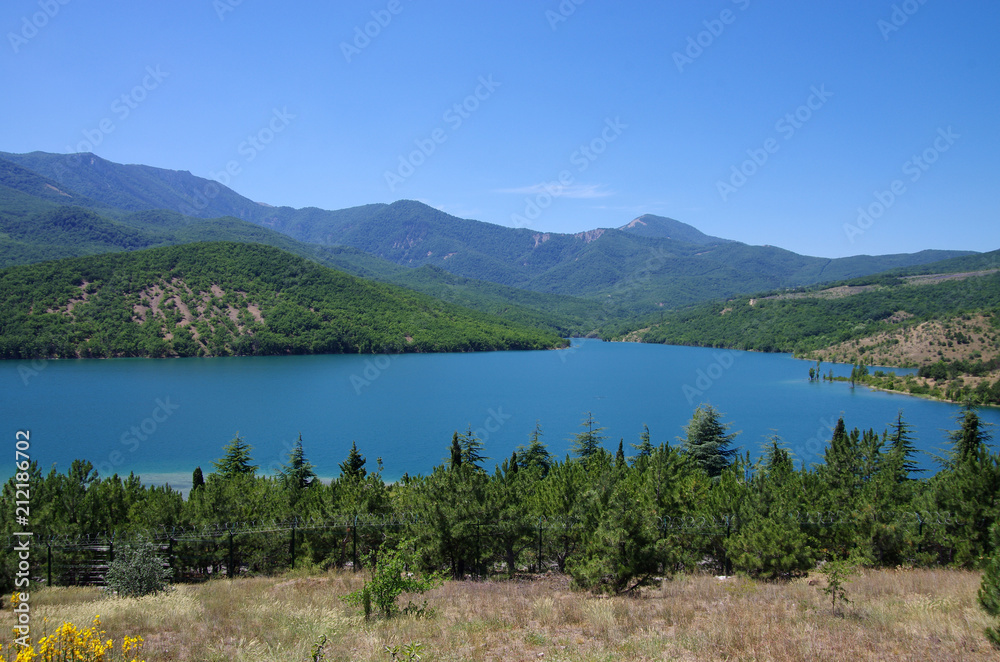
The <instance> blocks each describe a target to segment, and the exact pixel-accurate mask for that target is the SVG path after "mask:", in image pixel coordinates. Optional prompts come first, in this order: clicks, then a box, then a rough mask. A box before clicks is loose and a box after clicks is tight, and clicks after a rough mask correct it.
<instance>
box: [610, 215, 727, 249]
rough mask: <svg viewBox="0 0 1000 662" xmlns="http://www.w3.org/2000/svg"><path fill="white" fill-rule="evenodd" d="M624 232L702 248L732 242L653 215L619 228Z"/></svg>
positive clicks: (643, 216)
mask: <svg viewBox="0 0 1000 662" xmlns="http://www.w3.org/2000/svg"><path fill="white" fill-rule="evenodd" d="M618 229H619V230H621V231H622V232H629V233H631V234H635V235H638V236H640V237H658V238H660V239H673V240H675V241H685V242H687V243H689V244H698V245H700V246H704V245H708V244H720V243H725V242H728V241H730V240H729V239H720V238H719V237H712V236H710V235H707V234H705V233H704V232H702V231H701V230H699V229H698V228H696V227H693V226H691V225H688V224H687V223H682V222H681V221H677V220H674V219H672V218H666V217H664V216H654V215H653V214H643V215H642V216H640V217H639V218H636V219H634V220H632V221H631V222H629V223H626V224H625V225H623V226H621V227H620V228H618Z"/></svg>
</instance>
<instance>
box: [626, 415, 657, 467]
mask: <svg viewBox="0 0 1000 662" xmlns="http://www.w3.org/2000/svg"><path fill="white" fill-rule="evenodd" d="M629 445H630V446H631V447H632V448H634V449H636V450H637V451H639V454H638V455H636V456H635V460H634V461H633V463H635V462H639V461H640V460H642V459H643V458H647V457H649V456H650V455H652V454H653V444H652V443H651V442H650V441H649V426H648V425H646V424H643V426H642V434H640V435H639V443H638V444H629Z"/></svg>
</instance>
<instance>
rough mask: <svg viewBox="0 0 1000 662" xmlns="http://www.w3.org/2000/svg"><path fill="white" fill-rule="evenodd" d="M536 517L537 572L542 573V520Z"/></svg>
mask: <svg viewBox="0 0 1000 662" xmlns="http://www.w3.org/2000/svg"><path fill="white" fill-rule="evenodd" d="M543 519H544V518H542V517H539V518H538V574H542V520H543Z"/></svg>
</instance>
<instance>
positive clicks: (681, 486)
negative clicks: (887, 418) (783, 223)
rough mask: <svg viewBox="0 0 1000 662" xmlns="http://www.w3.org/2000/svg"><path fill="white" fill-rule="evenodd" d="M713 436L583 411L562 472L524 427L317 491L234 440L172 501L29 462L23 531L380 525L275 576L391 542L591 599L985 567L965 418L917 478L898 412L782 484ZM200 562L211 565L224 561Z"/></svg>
mask: <svg viewBox="0 0 1000 662" xmlns="http://www.w3.org/2000/svg"><path fill="white" fill-rule="evenodd" d="M730 430H731V424H730V423H727V422H725V421H724V416H723V414H721V413H720V412H718V411H717V410H716V409H714V408H713V407H712V406H710V405H701V406H699V407H697V408H696V409H695V411H694V413H693V415H692V417H691V419H690V421H689V422H688V424H687V426H686V427H685V434H684V436H683V437H679V438H678V439H677V440H674V441H673V442H668V441H664V442H660V443H654V441H653V439H652V437H651V434H650V432H649V430H648V428H645V427H644V428H643V431H642V433H641V434H640V435H639V437H638V439H637V440H636V442H635V443H628V444H626V442H625V440H624V439H622V440H619V442H618V444H617V449H616V450H609V449H608V444H607V441H608V440H607V439H606V438H605V436H604V435H603V434H602V432H603V429H602V428H601V426H600V425H599V423H598V422H597V421H596V420H595V419H594V417H593V416H592V415H591V414H588V415H587V417H586V418H585V419H584V421H583V423H582V424H581V428H580V432H579V433H578V434H577V435H576V436H575V438H574V439H573V447H572V452H571V453H570V454H568V455H567V456H566V457H565V458H563V459H559V458H556V457H554V456H553V455H552V453H550V452H549V450H548V448H547V445H546V444H545V442H544V440H543V438H544V434H543V430H542V428H541V426H540V425H536V427H535V429H534V431H533V432H532V433H531V435H530V437H529V439H528V440H527V443H525V444H523V445H522V446H520V447H518V448H517V450H516V451H515V452H514V453H513V454H512V455H511V456H510V457H507V458H503V459H502V461H500V462H499V463H497V465H496V467H495V469H494V470H493V471H492V472H491V471H488V470H487V464H486V463H487V461H488V460H489V459H490V458H488V457H487V456H486V452H487V450H486V448H485V446H484V444H483V442H482V441H481V440H480V439H478V438H477V437H476V436H475V435H474V434H473V432H472V431H471V430H466V431H465V432H458V431H456V432H455V433H454V434H453V436H452V439H451V441H450V443H448V444H442V451H443V453H444V454H445V457H444V459H443V460H442V462H441V463H440V464H439V465H438V466H436V467H434V469H433V470H432V471H431V472H430V473H429V474H427V475H416V476H410V475H406V474H404V476H403V477H402V479H401V480H399V481H397V482H394V483H387V482H386V481H385V480H383V477H382V463H381V459H377V460H376V461H375V463H374V465H375V466H371V464H370V463H369V462H368V459H367V458H366V457H365V456H364V455H363V454H362V453H361V451H360V450H359V449H358V448H357V445H356V444H354V443H352V445H351V448H350V450H349V452H348V454H347V457H346V458H345V459H344V461H343V462H342V463H340V465H339V467H338V468H339V473H338V475H337V477H336V478H334V479H333V480H332V481H330V482H324V481H321V480H319V479H317V474H316V470H315V467H314V466H313V465H312V463H311V462H310V461H309V460H308V458H307V456H306V453H305V450H304V444H303V440H302V439H301V437H300V438H299V441H298V443H296V445H295V446H294V448H293V450H292V451H291V452H290V454H289V456H288V459H287V462H286V463H285V464H284V466H283V467H282V469H281V470H280V471H279V472H277V473H276V474H274V475H262V474H261V472H260V471H259V467H258V466H257V465H255V464H254V460H253V457H252V448H251V447H250V446H249V445H248V444H247V443H246V442H245V441H244V440H243V439H242V438H241V437H239V436H236V437H235V438H233V439H232V440H231V441H230V442H229V443H228V444H227V445H226V446H225V447H224V449H223V455H222V457H221V458H220V459H219V460H218V461H216V462H215V463H214V465H213V467H212V468H211V469H210V470H209V471H208V472H207V475H206V473H205V472H204V471H203V470H202V469H201V468H200V467H199V468H196V469H195V470H194V472H193V476H192V488H191V490H190V492H189V494H188V495H187V497H186V498H185V497H184V496H182V494H181V493H180V492H179V491H177V490H175V489H172V488H170V487H169V486H146V485H143V484H142V483H141V481H140V479H139V477H137V476H135V475H133V474H130V475H129V476H127V477H124V478H123V477H120V476H118V475H113V476H109V477H101V476H98V475H97V472H96V471H95V470H94V467H93V465H92V464H91V463H90V462H88V461H85V460H76V461H74V462H73V463H72V464H71V466H70V467H69V468H68V469H67V470H66V472H65V473H58V472H57V471H56V470H55V468H52V469H51V470H50V471H49V472H48V473H47V474H43V473H42V471H41V469H40V468H39V467H38V465H37V464H32V466H31V468H30V472H29V473H30V481H29V482H30V485H31V511H32V517H31V521H32V525H33V527H34V532H35V536H36V538H37V539H44V538H45V537H47V536H58V535H62V536H69V537H73V536H83V535H104V536H109V535H119V536H126V537H127V536H128V535H129V534H135V533H140V532H149V531H151V530H155V529H158V528H162V527H165V528H166V529H168V530H169V529H170V528H171V527H197V526H204V525H218V524H224V523H227V522H251V521H256V522H260V521H264V520H278V521H288V520H293V519H296V518H298V519H299V520H301V521H319V522H322V521H335V520H336V521H342V522H343V521H346V522H350V521H352V518H360V519H361V520H371V519H373V518H376V519H377V518H382V519H383V520H386V519H388V520H392V521H396V522H398V523H399V524H398V526H391V527H368V528H365V529H361V528H356V529H355V530H351V528H350V527H348V528H340V529H338V528H335V527H334V528H328V529H319V530H316V531H313V532H311V533H310V534H309V535H307V536H302V537H301V538H300V539H299V542H298V543H297V545H298V546H297V548H296V549H295V550H294V551H293V552H292V553H293V559H297V563H305V564H310V565H314V566H316V567H321V568H323V567H332V566H344V565H346V564H348V563H351V562H353V561H354V560H355V559H356V558H357V556H358V554H357V549H358V547H360V548H361V549H362V551H363V552H368V551H372V550H378V549H382V548H396V547H397V546H400V545H404V546H406V547H407V548H408V549H409V550H411V551H412V558H414V559H415V562H416V563H418V564H419V565H420V566H421V568H422V569H423V570H427V571H445V572H447V573H450V574H451V575H452V576H453V577H456V578H458V577H463V576H466V575H467V574H469V573H472V572H476V573H481V574H482V573H485V574H501V575H503V574H506V575H509V576H513V575H514V574H515V573H518V572H525V571H528V570H536V571H544V570H547V569H551V570H553V571H558V572H565V573H568V574H569V575H570V576H571V577H572V579H573V581H574V583H575V584H576V585H577V586H580V587H583V588H587V589H592V590H600V591H607V592H628V591H631V590H635V589H637V588H639V587H641V586H642V585H644V584H645V583H648V582H650V581H652V580H653V579H654V578H658V577H663V576H671V575H674V574H676V573H681V572H685V571H691V570H695V569H699V568H701V569H704V568H709V569H711V570H713V571H715V572H718V573H722V574H732V573H735V572H741V573H746V574H748V575H751V576H755V577H761V578H782V577H790V576H793V575H796V574H800V573H804V572H807V571H808V570H810V569H812V568H814V567H815V566H816V564H817V563H818V562H820V561H836V560H842V559H848V558H850V559H851V560H852V562H857V563H862V564H866V565H869V566H875V567H879V566H883V567H895V566H898V565H909V566H933V565H943V566H954V567H964V568H979V567H983V566H984V565H985V564H986V563H987V562H988V561H989V559H990V557H991V556H993V555H994V553H995V551H996V550H995V549H994V547H995V545H996V544H997V540H998V538H992V539H991V535H990V532H991V528H992V527H993V525H994V523H995V521H996V519H997V512H998V495H1000V456H998V454H997V453H996V452H995V451H994V450H993V449H992V447H991V444H990V442H991V434H990V431H989V430H988V429H987V425H986V424H984V423H983V422H982V421H981V419H980V418H979V416H978V414H977V412H976V409H975V408H973V407H971V406H967V407H965V408H964V409H963V410H962V411H961V413H960V415H959V417H958V420H957V422H956V429H955V430H954V431H953V432H951V433H950V448H949V450H948V451H947V452H946V453H945V454H944V455H943V456H942V457H940V458H937V459H938V463H939V470H938V471H937V472H936V473H934V474H933V475H924V474H923V473H922V472H921V471H920V470H919V468H918V465H917V463H916V459H915V458H916V455H917V451H916V450H915V446H914V431H913V430H912V428H911V426H910V425H909V424H908V423H907V421H906V420H905V418H904V417H903V415H902V412H900V414H899V415H898V416H897V418H896V419H895V420H893V421H892V422H891V423H890V424H889V425H888V426H887V427H886V428H885V429H884V430H883V431H881V432H877V431H875V430H873V429H869V430H859V429H857V428H854V429H849V428H848V427H847V424H846V423H845V421H844V420H843V418H841V419H840V420H839V421H838V422H837V425H836V427H835V429H834V431H833V433H832V436H831V438H830V440H829V442H828V443H827V446H826V449H825V452H824V456H823V462H822V463H819V464H817V465H815V466H812V467H806V466H799V467H798V468H796V467H795V459H794V457H793V455H792V453H791V452H790V451H789V450H788V449H787V448H786V447H785V445H784V444H783V443H782V441H781V439H780V438H778V437H777V436H773V437H772V438H770V439H769V440H768V441H767V442H766V444H765V446H764V448H763V452H762V453H761V455H760V458H759V459H757V460H751V457H750V455H749V453H746V452H744V451H743V450H742V449H741V448H739V447H738V446H737V445H736V439H737V435H736V433H733V432H731V431H730ZM611 448H612V449H614V445H613V444H612V445H611ZM14 493H15V480H14V479H13V478H12V479H11V480H9V481H7V483H6V485H4V487H3V497H4V503H7V504H10V503H13V502H14V501H15V498H14V496H15V494H14ZM13 517H14V513H13V509H11V508H5V509H4V510H3V512H0V534H7V535H10V534H11V533H12V532H13V531H15V530H18V529H17V528H15V523H14V519H13ZM353 521H355V522H356V521H358V520H353ZM543 533H544V535H543ZM293 535H294V533H293ZM295 540H296V539H294V538H293V544H296V543H295V542H294V541H295ZM240 544H241V546H242V548H243V549H244V553H245V558H246V559H247V560H246V561H245V565H246V567H247V568H248V569H249V570H250V571H251V572H254V571H256V572H268V571H271V570H274V569H275V566H274V564H273V563H271V564H270V565H269V561H268V559H269V558H270V557H272V556H274V555H275V554H284V553H286V552H287V548H288V544H287V542H286V541H285V540H284V539H281V540H278V539H275V536H263V537H261V538H260V539H254V540H253V541H248V542H243V543H240ZM216 551H217V552H218V555H217V556H218V558H219V559H220V561H219V562H220V563H224V559H225V552H224V550H222V549H221V548H219V549H218V550H216ZM352 552H353V553H352ZM230 553H231V551H230ZM364 556H365V555H364V554H361V558H364ZM15 562H16V561H15V559H14V558H13V557H12V556H11V555H10V552H9V547H8V548H7V551H5V553H4V556H3V563H2V568H0V589H2V590H7V589H8V588H9V587H10V586H11V584H12V581H13V571H14V567H15ZM39 562H40V560H39Z"/></svg>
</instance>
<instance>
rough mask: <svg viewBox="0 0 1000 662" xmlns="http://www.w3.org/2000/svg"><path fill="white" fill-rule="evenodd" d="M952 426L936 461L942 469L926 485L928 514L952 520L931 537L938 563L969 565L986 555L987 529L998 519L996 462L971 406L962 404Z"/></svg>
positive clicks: (999, 478)
mask: <svg viewBox="0 0 1000 662" xmlns="http://www.w3.org/2000/svg"><path fill="white" fill-rule="evenodd" d="M958 421H959V422H960V428H959V429H958V430H956V431H954V432H952V433H951V434H950V435H949V436H950V438H951V442H952V448H951V450H950V451H949V453H948V454H947V455H946V456H945V457H944V458H941V459H940V460H939V461H940V462H941V463H942V465H943V467H944V468H943V469H942V471H941V472H939V473H938V475H937V476H934V477H933V478H932V483H931V485H932V495H933V502H934V505H935V507H934V508H933V510H940V511H945V512H949V513H952V515H953V518H952V520H951V521H950V522H949V523H947V524H946V525H945V526H944V531H943V534H942V533H941V532H937V534H936V537H937V538H938V539H939V540H940V541H941V544H942V545H943V548H942V550H941V553H942V555H943V557H944V558H943V559H942V560H943V561H945V562H952V563H957V564H959V565H964V566H975V565H978V564H980V563H981V559H982V557H983V555H985V554H989V553H990V551H991V550H990V538H989V527H990V526H991V525H992V524H993V522H995V521H996V520H997V517H998V515H1000V457H998V456H997V455H996V454H995V453H992V452H990V450H989V447H988V443H989V441H990V438H991V435H990V433H989V432H988V431H987V430H986V429H985V426H984V425H983V423H982V421H981V420H980V419H979V415H978V414H977V413H976V411H975V409H974V408H973V407H971V406H968V405H966V406H965V407H964V408H963V409H962V412H961V413H960V414H959V416H958Z"/></svg>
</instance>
